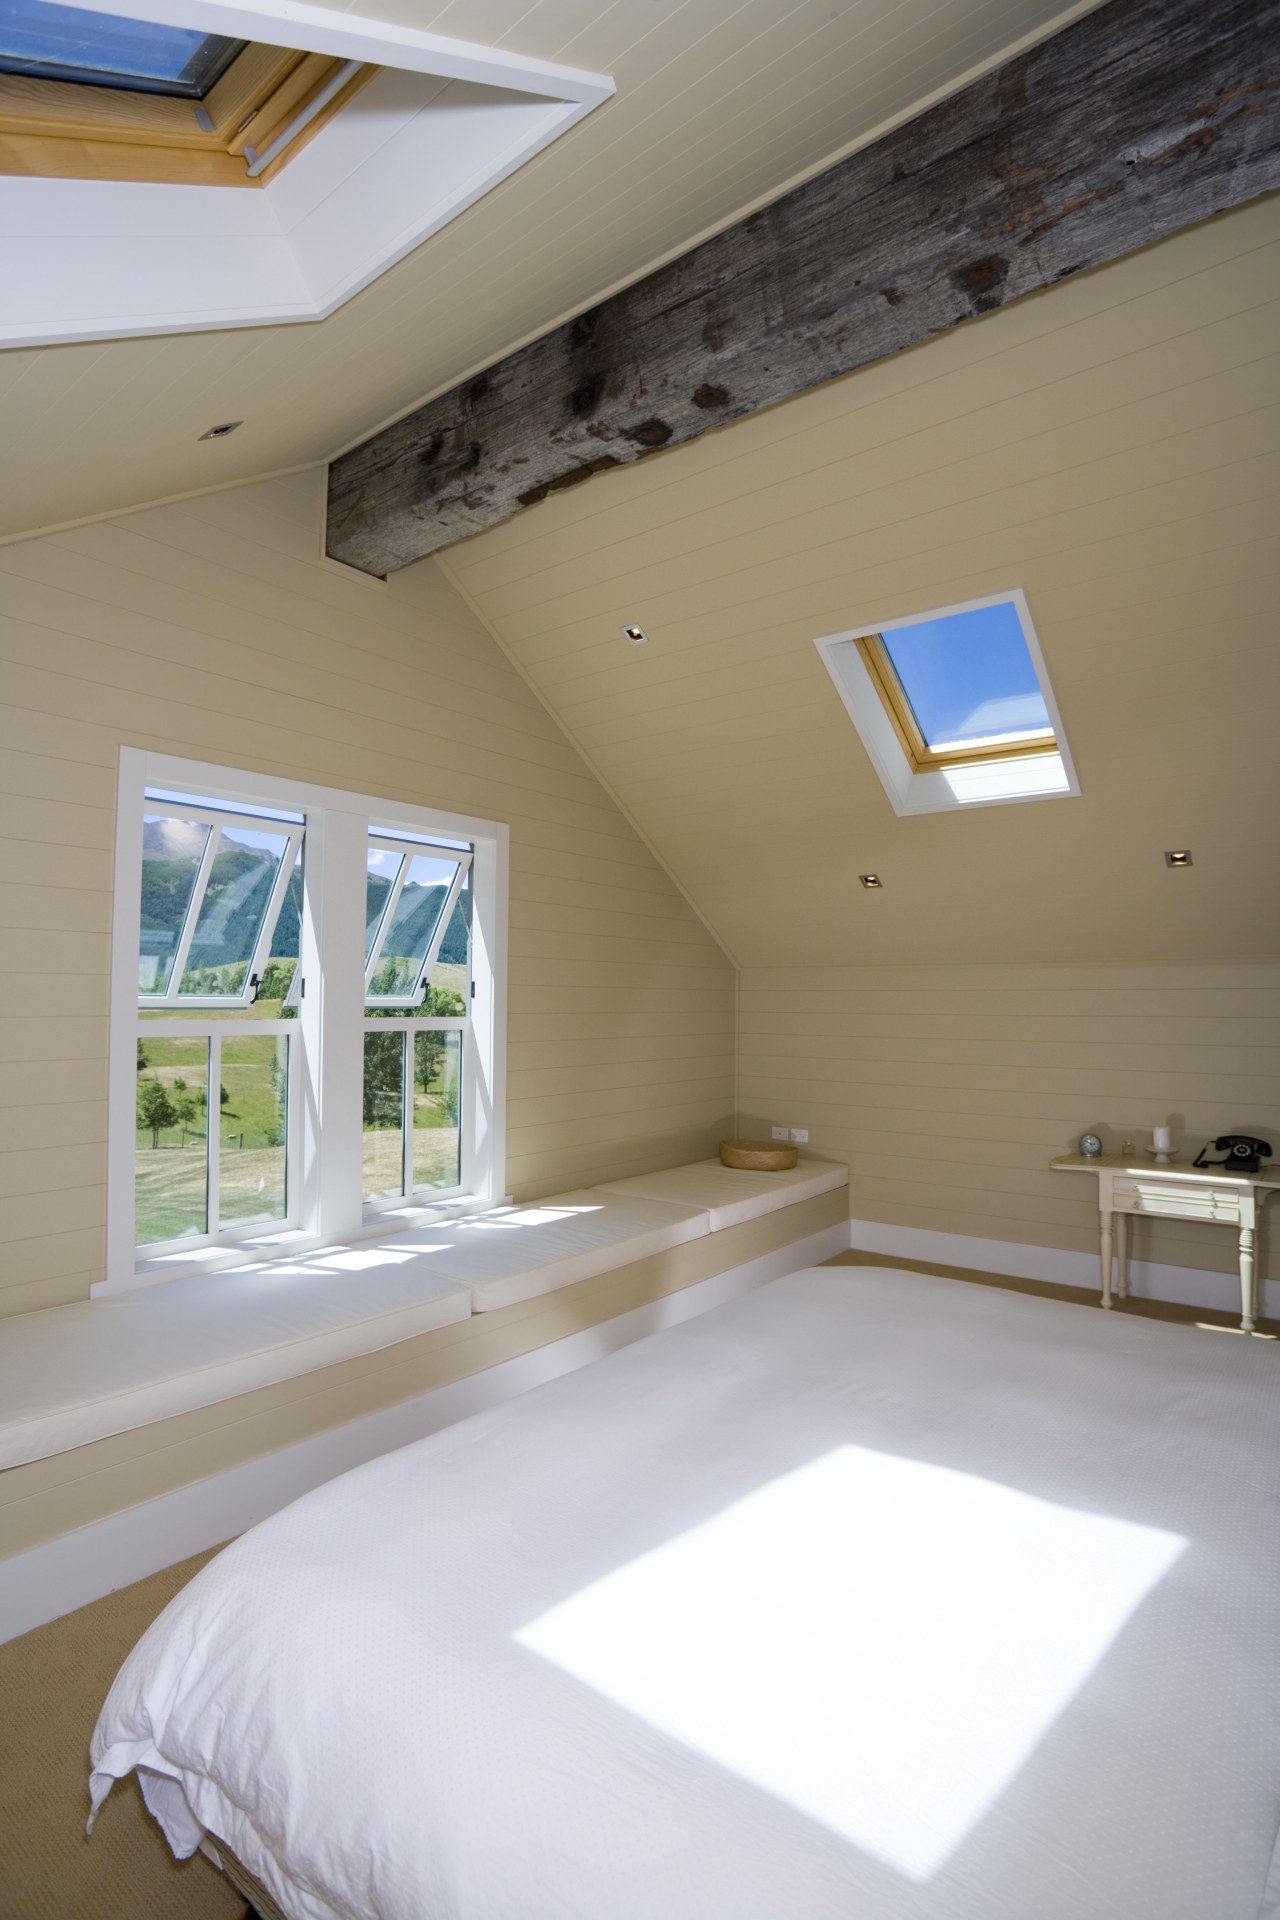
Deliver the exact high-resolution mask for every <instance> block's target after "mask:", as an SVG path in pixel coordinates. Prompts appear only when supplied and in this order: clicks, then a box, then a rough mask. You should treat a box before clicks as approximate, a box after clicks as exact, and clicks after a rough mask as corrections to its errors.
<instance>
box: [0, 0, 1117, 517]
mask: <svg viewBox="0 0 1280 1920" xmlns="http://www.w3.org/2000/svg"><path fill="white" fill-rule="evenodd" d="M331 4H332V0H331ZM1093 4H1095V0H1081V3H1078V4H1076V5H1073V6H1069V7H1065V8H1064V6H1063V4H1062V0H964V4H962V5H956V4H955V0H731V3H730V4H726V0H453V3H452V4H445V5H441V4H440V0H356V3H355V4H354V5H353V6H350V7H344V6H342V5H341V4H340V0H338V4H337V5H335V11H340V12H343V13H346V14H350V15H354V16H360V15H366V16H370V17H373V18H378V19H382V20H389V21H392V22H394V23H398V24H402V25H405V26H410V27H414V28H419V29H423V30H432V31H435V32H439V33H442V34H449V35H453V36H455V37H457V38H460V39H470V40H477V41H480V42H483V43H484V44H485V45H491V46H496V47H500V48H506V49H510V50H512V51H515V52H519V53H523V54H529V55H533V56H535V57H539V58H543V59H548V60H556V61H560V62H563V63H565V64H567V65H570V66H576V67H582V68H587V69H590V70H594V71H598V72H605V73H609V74H612V75H613V76H614V78H615V79H616V81H617V88H618V91H617V94H616V97H615V98H614V99H612V100H610V101H609V102H608V103H607V104H606V105H604V106H602V107H600V108H599V109H597V111H596V112H594V113H593V114H591V115H590V116H589V117H588V118H587V119H586V120H584V121H583V122H582V123H581V124H580V125H579V126H578V127H576V128H575V129H574V130H573V132H572V133H571V134H569V135H567V136H566V137H565V138H564V139H563V140H562V141H560V142H559V143H557V144H556V145H555V146H553V147H552V148H551V149H549V150H548V151H547V152H546V153H544V154H542V155H541V156H540V157H539V158H538V159H536V160H534V161H533V162H531V163H530V164H529V165H527V166H526V167H523V168H521V169H520V170H519V171H518V172H517V173H516V174H514V175H513V176H512V178H511V179H509V180H508V181H506V182H505V183H504V184H503V185H502V186H501V187H499V188H497V189H496V190H495V191H493V192H492V193H490V194H488V195H486V196H485V197H484V198H483V199H482V200H480V201H479V202H478V203H477V204H476V205H475V206H474V207H472V208H471V209H470V210H469V212H467V213H466V214H464V215H463V216H462V217H461V218H460V219H458V220H456V221H454V222H453V223H452V224H450V225H449V226H448V227H446V228H445V229H444V230H443V231H442V232H441V233H439V234H437V235H436V236H435V237H434V238H433V239H431V240H429V241H428V242H426V243H425V244H424V245H423V246H421V247H419V248H418V249H417V250H416V251H415V252H414V253H413V254H411V255H410V256H409V257H408V258H407V259H405V260H404V261H402V262H401V263H400V264H399V266H397V267H395V268H394V269H392V271H391V272H390V273H388V274H386V275H384V276H383V278H381V279H380V280H378V281H376V282H375V283H374V284H373V285H372V286H370V287H368V288H366V289H365V290H364V292H363V293H361V294H359V295H358V296H357V297H356V298H355V299H354V300H352V301H351V302H350V303H349V304H348V305H346V306H344V307H343V308H341V309H340V310H339V311H338V312H337V313H335V314H332V315H331V316H330V317H329V318H328V319H326V320H323V321H317V322H310V323H302V324H299V325H295V326H288V327H276V328H272V327H265V328H264V327H259V328H244V329H240V330H229V331H227V332H225V333H216V334H196V335H176V336H169V337H160V338H155V339H134V340H112V341H105V342H100V343H95V344H91V345H76V346H60V347H44V348H40V349H36V350H11V351H8V352H3V353H0V443H2V444H3V445H4V447H5V450H6V455H7V457H6V458H5V460H4V461H3V462H0V537H3V536H4V535H6V534H10V535H12V534H15V533H20V532H23V531H29V530H33V529H35V528H40V527H46V526H52V525H55V524H59V523H62V522H65V521H68V520H74V519H77V518H81V517H85V516H89V515H92V514H99V513H107V512H112V511H115V510H117V509H121V508H124V507H127V506H130V505H134V504H137V503H140V502H143V501H152V500H158V499H161V498H163V497H165V496H168V495H173V494H180V493H183V492H187V491H194V490H199V489H202V488H208V487H212V486H216V485H219V484H226V483H231V482H235V481H239V480H247V479H251V478H253V477H255V476H259V475H263V474H266V473H269V472H278V471H281V470H284V469H287V468H290V467H294V466H298V465H303V464H307V463H309V462H316V461H321V460H324V459H327V458H329V457H330V456H331V455H332V454H334V453H336V452H338V451H339V450H340V449H341V448H342V447H344V446H346V445H347V444H349V443H350V442H352V441H353V440H358V439H361V438H363V437H364V436H365V435H367V434H368V433H370V432H371V431H372V430H373V429H374V428H376V427H377V426H379V425H381V424H383V423H385V422H386V421H387V420H389V419H390V418H392V417H394V416H396V415H398V414H400V413H403V412H405V411H407V410H408V409H409V408H411V407H412V406H414V405H415V404H417V403H418V402H420V401H422V400H424V399H426V398H427V397H428V396H429V395H430V394H432V393H435V392H437V391H440V390H441V389H443V388H446V387H449V386H451V385H452V384H453V383H454V382H455V381H456V380H458V379H460V378H462V377H463V376H464V375H465V374H467V373H468V372H469V371H471V370H473V369H475V368H478V367H480V366H483V365H486V364H488V363H489V362H491V361H493V360H495V359H497V358H499V357H500V356H501V355H502V354H503V353H505V352H507V351H509V350H510V349H511V348H513V347H515V346H517V345H519V344H520V343H521V342H522V341H523V340H524V339H526V338H528V337H530V336H532V335H534V334H537V333H540V332H542V331H543V330H544V329H545V328H547V327H549V326H550V325H552V324H553V323H554V322H555V321H556V320H558V319H560V318H562V317H564V316H566V315H567V314H569V313H572V312H575V311H578V310H579V309H581V308H582V307H583V306H585V305H587V304H589V303H590V302H591V301H592V300H594V299H596V298H598V297H599V296H600V295H601V294H603V293H605V292H607V291H608V290H609V289H611V288H612V287H614V286H615V285H617V284H620V283H622V282H624V281H626V280H629V279H633V278H635V277H636V276H638V275H639V274H641V273H643V272H644V271H646V270H647V269H648V268H649V267H650V266H652V265H654V264H655V263H656V262H657V261H659V260H660V259H662V258H664V257H665V256H667V255H668V254H670V253H674V252H679V251H681V250H683V249H684V248H685V247H687V246H689V245H690V244H691V243H692V242H693V241H694V240H695V239H696V238H698V237H699V236H700V235H701V234H702V233H704V232H705V231H706V230H708V229H709V228H711V227H715V226H719V225H722V224H724V223H725V222H726V221H728V220H730V219H731V218H733V217H734V216H735V215H736V214H737V213H738V212H739V211H741V210H742V209H743V208H745V207H746V206H748V205H750V204H752V203H753V202H755V201H756V200H758V199H760V198H764V197H772V196H773V195H775V194H777V193H778V192H779V191H780V190H781V189H782V188H783V187H784V186H785V185H786V184H787V183H788V182H790V181H791V180H792V179H794V178H795V177H796V176H797V175H799V174H802V173H805V172H808V171H811V170H813V169H815V168H816V167H818V166H819V165H821V164H822V163H823V162H824V161H826V160H829V159H830V158H833V157H834V156H835V155H836V154H838V153H839V152H840V151H842V150H843V149H845V148H846V147H848V146H849V145H851V144H853V143H855V142H857V141H858V140H860V139H864V138H866V137H867V136H868V135H869V134H871V133H872V132H873V131H874V130H875V129H876V128H878V127H880V126H882V125H883V124H884V123H885V122H886V121H888V120H891V119H892V118H894V117H895V116H899V115H902V114H904V113H906V112H908V111H909V110H911V109H913V108H915V107H918V106H920V105H922V104H924V103H925V101H926V100H927V99H928V98H929V97H931V96H932V95H933V94H934V93H936V92H938V91H946V90H950V89H952V88H954V87H955V86H956V85H958V84H960V83H961V81H962V80H963V79H964V78H965V77H967V76H968V75H969V74H971V73H973V72H974V71H975V70H978V69H982V68H985V67H987V66H989V65H991V64H993V63H994V62H995V61H996V60H997V59H999V58H1000V57H1002V56H1004V55H1006V54H1007V53H1008V52H1010V51H1012V50H1013V49H1014V47H1015V46H1016V45H1017V44H1018V43H1019V42H1020V41H1021V40H1022V39H1023V38H1024V37H1026V36H1038V35H1041V34H1043V33H1044V32H1046V31H1047V30H1049V29H1050V28H1051V27H1052V26H1053V25H1055V24H1056V23H1058V22H1060V21H1062V20H1065V19H1068V18H1074V17H1075V16H1076V15H1077V14H1079V13H1083V12H1088V11H1090V10H1091V7H1092V5H1093ZM215 291H216V289H215ZM224 420H243V422H244V425H243V426H242V427H241V428H240V429H239V431H238V432H237V433H235V434H234V435H232V436H231V437H230V438H228V439H226V440H222V441H210V442H206V443H204V444H200V443H199V440H198V436H199V435H200V434H202V433H203V432H204V431H205V429H206V428H207V427H210V426H212V425H214V424H215V423H216V422H219V421H224Z"/></svg>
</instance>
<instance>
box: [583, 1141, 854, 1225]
mask: <svg viewBox="0 0 1280 1920" xmlns="http://www.w3.org/2000/svg"><path fill="white" fill-rule="evenodd" d="M848 1184H849V1169H848V1167H842V1166H839V1165H838V1164H837V1163H836V1162H835V1161H834V1160H802V1161H801V1162H800V1164H799V1166H797V1167H792V1168H791V1169H790V1170H789V1171H788V1172H786V1173H746V1172H743V1171H742V1170H741V1169H739V1168H737V1167H726V1166H722V1165H721V1163H720V1161H719V1160H718V1159H717V1160H695V1161H694V1163H693V1164H692V1166H687V1167H668V1168H666V1169H665V1170H664V1171H663V1172H661V1173H642V1174H639V1175H638V1176H637V1177H636V1178H635V1179H634V1180H615V1181H611V1182H610V1183H608V1184H607V1185H604V1186H601V1187H600V1188H599V1189H598V1191H599V1192H601V1193H618V1194H622V1193H625V1194H631V1195H633V1196H635V1198H637V1199H644V1200H666V1201H669V1202H672V1203H676V1204H678V1205H680V1206H682V1207H705V1208H706V1210H707V1213H708V1214H709V1215H710V1217H711V1231H712V1233H719V1232H721V1230H722V1229H723V1228H725V1227H737V1226H741V1225H742V1223H743V1221H744V1220H758V1219H760V1217H761V1216H762V1215H763V1214H766V1213H774V1212H776V1210H777V1209H778V1208H779V1207H794V1206H797V1205H798V1204H799V1202H800V1201H801V1200H812V1199H814V1198H816V1196H817V1195H818V1194H820V1193H831V1192H833V1191H834V1189H835V1188H837V1187H845V1186H848Z"/></svg>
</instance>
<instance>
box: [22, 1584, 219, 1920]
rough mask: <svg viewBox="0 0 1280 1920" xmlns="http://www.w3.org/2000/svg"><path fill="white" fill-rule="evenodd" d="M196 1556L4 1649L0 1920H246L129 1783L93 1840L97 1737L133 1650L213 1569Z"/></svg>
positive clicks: (117, 1792)
mask: <svg viewBox="0 0 1280 1920" xmlns="http://www.w3.org/2000/svg"><path fill="white" fill-rule="evenodd" d="M211 1557H212V1556H211V1555H210V1554H207V1553H202V1554H198V1555H197V1556H196V1557H195V1559H193V1560H184V1561H182V1562H181V1563H180V1564H179V1565H178V1566H176V1567H166V1569H165V1570H164V1572H163V1573H157V1574H153V1575H152V1576H151V1578H150V1579H149V1580H139V1581H138V1582H137V1584H136V1585H135V1586H132V1587H124V1588H122V1589H121V1590H120V1592H119V1593H113V1594H109V1595H108V1596H107V1598H106V1599H105V1600H98V1601H95V1602H94V1604H93V1605H92V1606H90V1607H81V1609H80V1610H79V1612H78V1613H69V1614H67V1615H66V1616H65V1617H64V1618H63V1619H61V1620H54V1621H51V1622H50V1624H49V1625H48V1626H47V1627H38V1628H37V1629H36V1631H35V1632H34V1633H28V1634H24V1635H23V1636H22V1638H21V1639H20V1640H11V1641H10V1642H9V1643H8V1645H7V1646H2V1647H0V1920H239V1916H240V1915H241V1914H243V1912H244V1901H243V1900H242V1899H241V1898H240V1896H239V1895H238V1894H237V1893H236V1892H235V1889H234V1888H233V1887H232V1886H231V1885H230V1884H229V1883H228V1882H227V1881H226V1880H224V1879H223V1877H222V1875H221V1874H220V1873H219V1872H218V1871H217V1870H216V1868H214V1867H212V1866H210V1864H209V1862H208V1861H207V1860H205V1859H203V1858H202V1857H201V1856H200V1855H199V1854H197V1855H196V1857H195V1858H194V1859H192V1860H187V1861H183V1862H178V1861H176V1860H174V1859H173V1857H172V1855H171V1854H170V1852H169V1849H168V1847H167V1846H166V1845H165V1842H164V1839H163V1836H162V1835H161V1833H160V1829H159V1828H158V1827H157V1826H156V1824H155V1822H154V1821H153V1820H152V1819H151V1816H150V1815H149V1814H148V1813H147V1811H146V1808H145V1807H144V1806H143V1804H142V1796H141V1794H140V1793H139V1792H138V1787H137V1783H136V1781H135V1780H134V1779H132V1778H130V1779H129V1780H127V1781H123V1782H121V1784H120V1785H119V1786H117V1787H115V1788H113V1789H112V1792H111V1796H110V1798H109V1799H108V1801H107V1802H106V1805H105V1806H104V1807H103V1809H102V1812H101V1814H100V1815H99V1816H98V1821H97V1824H96V1826H95V1827H94V1830H93V1837H92V1839H87V1838H86V1837H85V1831H84V1823H85V1820H86V1819H87V1817H88V1813H89V1794H88V1788H87V1785H86V1782H87V1779H88V1772H89V1760H88V1753H89V1735H90V1733H91V1732H92V1731H93V1725H94V1722H95V1720H96V1719H97V1717H98V1710H99V1708H100V1707H101V1705H102V1702H103V1700H104V1699H105V1698H106V1695H107V1690H108V1688H109V1687H110V1685H111V1682H112V1680H113V1679H114V1678H115V1675H116V1671H117V1669H118V1668H119V1666H120V1664H121V1662H122V1661H123V1659H124V1657H125V1655H126V1654H127V1653H128V1651H129V1649H130V1648H131V1647H132V1645H133V1643H134V1641H135V1640H136V1639H137V1638H138V1636H139V1635H140V1634H141V1633H142V1631H143V1630H144V1628H146V1627H147V1626H148V1625H149V1624H150V1623H151V1621H152V1620H154V1619H155V1617H156V1615H157V1614H158V1613H159V1612H160V1611H161V1609H162V1608H163V1607H165V1606H167V1604H168V1602H169V1601H170V1600H171V1599H172V1598H173V1596H174V1594H175V1593H177V1592H178V1590H179V1588H180V1587H183V1586H185V1585H186V1583H187V1581H188V1580H189V1579H190V1578H191V1576H192V1574H193V1573H195V1572H196V1571H197V1570H198V1569H199V1568H200V1567H202V1566H203V1565H204V1563H205V1561H206V1560H208V1559H210V1558H211Z"/></svg>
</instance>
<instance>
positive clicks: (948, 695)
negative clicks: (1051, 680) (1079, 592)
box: [880, 600, 1053, 752]
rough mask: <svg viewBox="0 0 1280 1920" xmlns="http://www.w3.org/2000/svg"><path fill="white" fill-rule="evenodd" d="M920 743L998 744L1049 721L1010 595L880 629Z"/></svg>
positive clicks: (938, 746)
mask: <svg viewBox="0 0 1280 1920" xmlns="http://www.w3.org/2000/svg"><path fill="white" fill-rule="evenodd" d="M880 637H881V639H882V641H883V643H884V647H885V651H886V652H887V653H888V655H889V658H890V660H892V662H893V666H894V671H895V672H896V673H897V676H898V678H899V680H900V681H901V682H902V689H903V692H904V693H905V694H906V696H907V699H908V701H909V702H910V705H911V710H912V712H913V713H914V714H915V717H916V723H917V725H918V726H919V728H920V732H921V734H922V735H923V737H924V741H925V744H926V746H929V747H931V748H933V749H934V750H935V752H937V751H942V750H943V749H945V748H947V747H965V746H967V747H972V746H976V745H996V744H998V743H1000V742H1002V741H1007V740H1010V739H1017V738H1020V737H1026V736H1028V735H1029V736H1031V737H1034V736H1035V735H1037V734H1049V735H1050V736H1051V735H1052V726H1053V723H1052V721H1051V720H1050V718H1049V710H1048V708H1047V707H1046V706H1045V703H1044V695H1043V694H1042V693H1041V691H1040V681H1039V679H1038V677H1037V675H1036V670H1035V666H1034V664H1033V662H1032V659H1031V654H1030V652H1029V650H1028V648H1027V642H1026V639H1025V637H1024V635H1023V631H1022V622H1021V621H1020V620H1019V618H1018V610H1017V608H1016V607H1015V606H1014V604H1013V603H1012V601H1008V600H1006V601H1003V602H1001V603H1000V604H999V605H997V606H994V607H978V608H976V609H975V610H974V611H973V612H971V613H949V614H944V615H943V617H942V618H941V619H938V620H919V621H916V622H915V623H914V625H912V626H907V627H894V628H892V629H891V630H890V631H889V632H888V633H884V634H882V635H881V636H880Z"/></svg>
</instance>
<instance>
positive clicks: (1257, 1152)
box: [1192, 1133, 1271, 1173]
mask: <svg viewBox="0 0 1280 1920" xmlns="http://www.w3.org/2000/svg"><path fill="white" fill-rule="evenodd" d="M1213 1144H1214V1147H1215V1149H1216V1151H1217V1152H1218V1153H1221V1154H1225V1156H1226V1158H1225V1159H1222V1160H1206V1159H1205V1154H1206V1153H1207V1152H1208V1151H1209V1149H1208V1147H1201V1149H1200V1151H1199V1153H1198V1154H1197V1155H1196V1157H1195V1160H1194V1162H1193V1163H1192V1164H1193V1165H1195V1166H1197V1167H1225V1168H1226V1169H1227V1172H1228V1173H1257V1171H1258V1167H1259V1164H1260V1162H1262V1161H1263V1160H1269V1159H1270V1158H1271V1144H1270V1142H1269V1141H1267V1140H1259V1139H1258V1137H1257V1135H1256V1134H1252V1133H1223V1134H1220V1135H1219V1136H1218V1138H1217V1139H1216V1140H1215V1141H1214V1143H1213Z"/></svg>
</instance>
